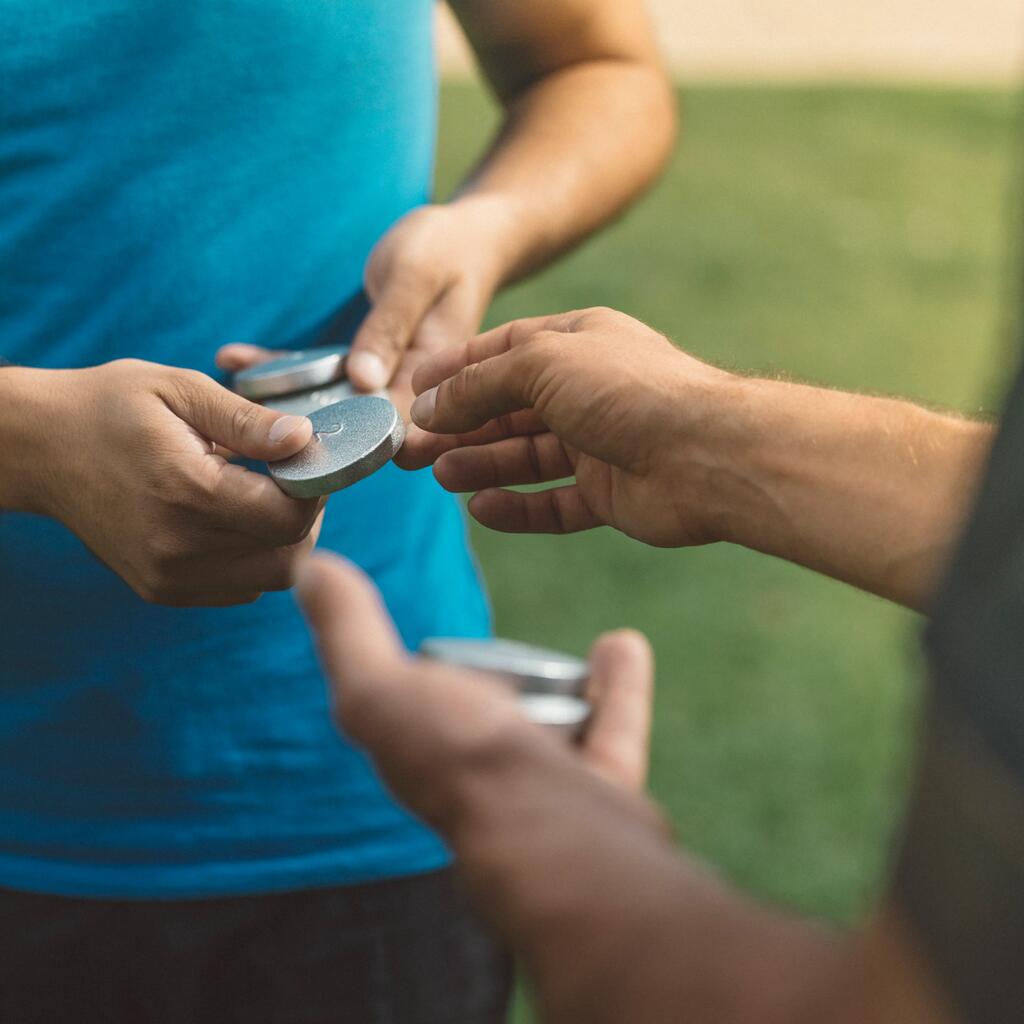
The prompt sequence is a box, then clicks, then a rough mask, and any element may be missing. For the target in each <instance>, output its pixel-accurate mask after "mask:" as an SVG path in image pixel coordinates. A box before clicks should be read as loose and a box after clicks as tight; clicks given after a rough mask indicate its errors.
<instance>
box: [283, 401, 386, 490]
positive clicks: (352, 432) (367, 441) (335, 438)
mask: <svg viewBox="0 0 1024 1024" xmlns="http://www.w3.org/2000/svg"><path fill="white" fill-rule="evenodd" d="M309 419H310V421H311V422H312V424H313V438H312V440H311V441H310V442H309V444H307V445H306V447H305V448H303V449H302V451H300V452H298V453H297V454H295V455H293V456H291V458H288V459H281V460H280V461H279V462H271V463H268V465H267V469H268V470H269V471H270V476H271V477H272V479H273V480H274V482H275V483H276V484H277V486H278V487H280V488H281V490H282V491H284V493H285V494H290V495H291V496H292V497H293V498H318V497H321V496H322V495H324V494H333V493H334V491H340V490H341V489H342V488H343V487H348V486H350V485H351V484H354V483H356V482H357V481H359V480H362V479H363V478H364V477H367V476H369V475H370V474H371V473H374V472H376V471H377V470H378V469H380V468H381V466H384V465H386V464H387V463H388V462H390V461H391V459H392V458H393V457H394V456H395V454H396V453H397V452H398V449H399V448H401V447H402V442H403V441H404V440H405V424H404V423H403V422H402V417H401V416H399V415H398V410H397V409H396V408H395V407H394V406H393V405H392V404H391V403H390V402H389V401H388V400H387V399H386V398H379V397H378V396H376V395H359V396H357V397H356V398H349V399H347V400H346V401H344V402H336V403H335V404H334V405H328V406H325V407H324V408H323V409H317V410H316V411H315V412H313V413H312V414H311V415H310V417H309Z"/></svg>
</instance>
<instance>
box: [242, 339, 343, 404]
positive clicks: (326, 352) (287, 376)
mask: <svg viewBox="0 0 1024 1024" xmlns="http://www.w3.org/2000/svg"><path fill="white" fill-rule="evenodd" d="M348 351H349V346H348V345H324V346H322V347H318V348H307V349H301V350H299V351H297V352H289V353H288V354H287V355H284V356H279V357H278V358H277V359H271V360H270V361H269V362H266V363H261V364H260V365H259V366H251V367H249V369H248V370H240V371H239V372H238V373H236V374H235V376H234V378H233V380H232V385H233V386H234V389H235V391H237V392H238V394H240V395H241V396H242V397H243V398H249V399H252V400H253V401H256V402H258V401H260V400H261V399H264V398H275V397H277V396H279V395H290V394H291V393H292V392H294V391H308V390H310V389H311V388H321V387H324V386H325V385H326V384H331V383H333V382H334V381H336V380H338V379H339V378H340V377H342V376H344V374H345V357H346V356H347V355H348Z"/></svg>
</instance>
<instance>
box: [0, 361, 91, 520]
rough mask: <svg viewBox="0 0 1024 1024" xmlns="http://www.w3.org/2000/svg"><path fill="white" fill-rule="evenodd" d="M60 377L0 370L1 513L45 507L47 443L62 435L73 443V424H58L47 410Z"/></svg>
mask: <svg viewBox="0 0 1024 1024" xmlns="http://www.w3.org/2000/svg"><path fill="white" fill-rule="evenodd" d="M60 376H61V372H60V371H54V370H36V369H29V368H26V367H21V366H5V367H3V368H2V369H0V511H7V512H43V511H44V510H45V508H46V507H47V500H46V497H47V490H48V479H47V465H46V463H47V459H46V455H45V447H46V445H45V442H46V440H47V439H48V438H53V437H54V436H55V435H59V434H64V435H65V438H64V440H65V443H67V444H69V445H70V444H74V425H73V424H68V423H55V422H53V417H52V416H51V415H49V413H48V412H47V409H48V397H52V392H53V390H54V388H55V387H56V385H57V380H58V377H60Z"/></svg>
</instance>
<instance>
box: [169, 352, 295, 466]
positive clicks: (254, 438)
mask: <svg viewBox="0 0 1024 1024" xmlns="http://www.w3.org/2000/svg"><path fill="white" fill-rule="evenodd" d="M161 395H162V397H163V399H164V402H165V403H166V404H167V406H168V408H170V409H171V411H172V412H173V413H174V414H175V415H176V416H178V417H180V418H181V419H182V420H184V421H185V422H186V423H188V424H189V426H191V427H192V428H193V429H194V430H196V431H197V432H198V433H200V434H201V435H202V436H203V437H205V438H206V439H207V440H208V441H212V442H214V443H215V444H217V445H220V446H222V447H224V448H227V449H229V450H230V451H232V452H237V453H238V454H239V455H243V456H245V457H246V458H250V459H264V460H266V461H267V462H273V461H274V460H276V459H284V458H287V457H288V456H289V455H294V454H295V453H296V452H298V451H301V449H303V448H304V447H305V446H306V445H307V444H308V443H309V440H310V438H311V437H312V436H313V425H312V424H311V423H310V421H309V420H308V419H307V418H306V417H305V416H286V415H284V414H282V413H279V412H274V411H273V410H272V409H265V408H263V406H261V405H256V404H255V403H254V402H250V401H249V400H248V399H245V398H242V397H241V396H240V395H236V394H234V393H233V392H231V391H228V389H227V388H223V387H221V386H220V385H219V384H218V383H216V381H214V380H212V379H211V378H209V377H207V376H205V375H204V374H201V373H191V372H189V373H178V374H175V375H174V377H173V378H171V380H170V381H169V382H168V384H167V386H165V387H164V388H163V390H162V391H161Z"/></svg>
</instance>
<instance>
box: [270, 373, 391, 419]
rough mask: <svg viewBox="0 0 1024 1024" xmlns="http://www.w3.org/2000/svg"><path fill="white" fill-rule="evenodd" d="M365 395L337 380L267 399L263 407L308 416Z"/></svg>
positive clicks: (346, 382)
mask: <svg viewBox="0 0 1024 1024" xmlns="http://www.w3.org/2000/svg"><path fill="white" fill-rule="evenodd" d="M365 393H366V392H364V391H356V389H355V388H354V387H353V386H352V385H351V384H350V383H349V382H348V381H347V380H339V381H335V382H334V383H333V384H328V385H327V387H325V388H314V389H313V390H312V391H299V392H296V394H294V395H281V396H280V397H276V398H267V399H265V400H264V402H263V405H265V406H266V407H267V408H268V409H273V410H274V411H275V412H286V413H288V415H289V416H309V415H310V414H311V413H314V412H316V410H317V409H322V408H323V407H324V406H325V405H334V404H335V403H336V402H344V401H345V400H346V399H347V398H355V397H356V396H357V395H362V394H365ZM373 393H374V394H379V395H380V396H381V397H382V398H386V397H387V395H386V393H385V392H383V391H379V392H373Z"/></svg>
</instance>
